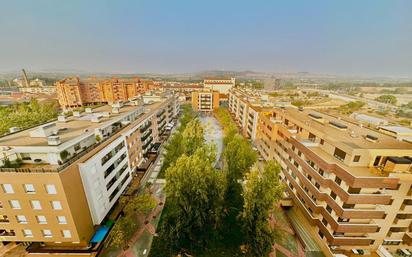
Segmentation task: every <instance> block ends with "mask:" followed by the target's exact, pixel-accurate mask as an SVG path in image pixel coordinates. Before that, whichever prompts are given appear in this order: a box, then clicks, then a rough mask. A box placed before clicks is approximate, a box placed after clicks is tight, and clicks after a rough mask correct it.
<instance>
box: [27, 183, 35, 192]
mask: <svg viewBox="0 0 412 257" xmlns="http://www.w3.org/2000/svg"><path fill="white" fill-rule="evenodd" d="M24 191H26V193H28V194H34V193H36V190H35V189H34V186H33V184H24Z"/></svg>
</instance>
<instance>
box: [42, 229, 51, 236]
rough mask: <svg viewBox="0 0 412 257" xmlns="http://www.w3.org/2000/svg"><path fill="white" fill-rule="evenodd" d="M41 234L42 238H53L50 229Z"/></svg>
mask: <svg viewBox="0 0 412 257" xmlns="http://www.w3.org/2000/svg"><path fill="white" fill-rule="evenodd" d="M42 233H43V236H44V237H52V236H53V235H52V232H51V230H50V229H43V230H42Z"/></svg>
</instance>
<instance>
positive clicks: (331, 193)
mask: <svg viewBox="0 0 412 257" xmlns="http://www.w3.org/2000/svg"><path fill="white" fill-rule="evenodd" d="M330 196H331V197H332V198H333V199H334V200H336V194H335V192H333V191H332V192H330Z"/></svg>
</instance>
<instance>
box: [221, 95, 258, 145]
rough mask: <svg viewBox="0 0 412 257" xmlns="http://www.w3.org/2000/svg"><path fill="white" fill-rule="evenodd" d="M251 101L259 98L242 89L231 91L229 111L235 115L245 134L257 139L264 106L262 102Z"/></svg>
mask: <svg viewBox="0 0 412 257" xmlns="http://www.w3.org/2000/svg"><path fill="white" fill-rule="evenodd" d="M250 102H253V103H258V102H259V101H258V99H257V98H256V97H253V96H249V95H248V94H247V92H244V91H241V90H230V91H229V103H228V108H229V111H230V112H231V113H232V114H233V115H234V117H235V120H236V121H237V123H238V125H239V128H240V130H241V131H242V133H243V135H244V136H245V137H247V138H250V139H252V140H255V139H256V133H257V127H258V118H259V112H260V111H262V110H263V109H262V108H264V107H262V105H261V104H256V105H252V104H250Z"/></svg>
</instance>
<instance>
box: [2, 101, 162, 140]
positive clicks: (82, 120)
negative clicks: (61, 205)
mask: <svg viewBox="0 0 412 257" xmlns="http://www.w3.org/2000/svg"><path fill="white" fill-rule="evenodd" d="M163 103H164V102H155V103H152V104H147V105H143V107H144V108H149V111H152V110H154V109H156V108H159V107H160V106H161V105H162V104H163ZM139 107H141V106H135V105H124V106H123V107H121V108H120V110H119V113H112V107H111V106H110V105H105V106H101V107H98V108H95V109H93V113H95V114H96V113H102V112H109V113H110V117H101V121H100V122H99V123H97V122H91V121H90V118H91V116H92V114H90V113H85V112H82V113H81V114H82V116H81V117H74V116H69V117H67V122H60V121H57V120H56V121H53V122H51V123H55V124H56V129H58V130H59V133H58V136H59V137H60V141H61V143H60V145H61V144H63V143H66V142H68V141H70V140H72V139H75V138H77V137H80V136H83V135H85V133H89V132H90V133H91V134H92V133H94V130H95V129H96V128H99V127H102V126H104V124H105V123H106V122H108V121H111V120H114V119H116V118H121V117H123V116H126V114H128V113H130V112H131V111H134V110H137V109H138V108H139ZM43 125H44V124H42V125H39V126H37V127H34V128H31V129H26V130H22V131H19V132H17V133H13V134H9V135H6V136H3V137H0V146H49V145H48V139H47V137H31V136H30V131H33V130H35V129H37V128H39V127H40V126H43Z"/></svg>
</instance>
